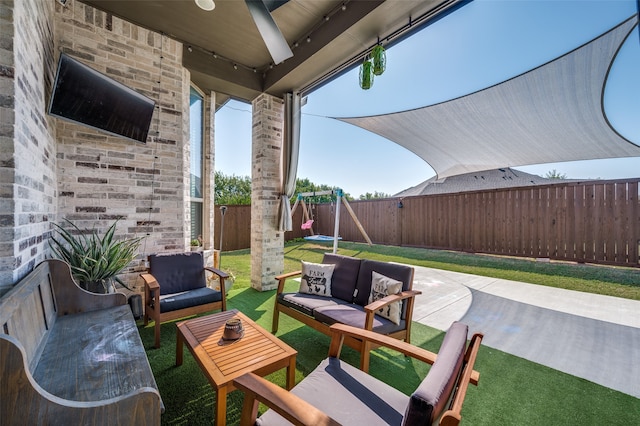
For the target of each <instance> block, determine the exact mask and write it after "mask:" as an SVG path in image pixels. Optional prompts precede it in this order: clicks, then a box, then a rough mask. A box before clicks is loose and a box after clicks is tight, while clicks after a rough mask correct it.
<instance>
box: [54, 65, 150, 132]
mask: <svg viewBox="0 0 640 426" xmlns="http://www.w3.org/2000/svg"><path fill="white" fill-rule="evenodd" d="M154 109H155V101H154V100H152V99H150V98H148V97H146V96H144V95H142V94H140V93H138V92H136V91H135V90H133V89H131V88H129V87H127V86H125V85H124V84H122V83H120V82H118V81H116V80H114V79H112V78H110V77H108V76H106V75H104V74H102V73H100V72H98V71H96V70H94V69H93V68H91V67H89V66H87V65H85V64H83V63H82V62H80V61H78V60H76V59H74V58H72V57H71V56H69V55H67V54H65V53H61V54H60V60H59V61H58V69H57V72H56V79H55V81H54V83H53V90H52V93H51V99H50V101H49V108H48V113H49V114H50V115H52V116H54V117H58V118H61V119H63V120H67V121H70V122H73V123H77V124H82V125H85V126H87V127H90V128H93V129H96V130H99V131H102V132H105V133H108V134H110V135H114V136H119V137H123V138H126V139H130V140H133V141H136V142H143V143H146V141H147V136H148V134H149V127H150V126H151V120H152V117H153V111H154Z"/></svg>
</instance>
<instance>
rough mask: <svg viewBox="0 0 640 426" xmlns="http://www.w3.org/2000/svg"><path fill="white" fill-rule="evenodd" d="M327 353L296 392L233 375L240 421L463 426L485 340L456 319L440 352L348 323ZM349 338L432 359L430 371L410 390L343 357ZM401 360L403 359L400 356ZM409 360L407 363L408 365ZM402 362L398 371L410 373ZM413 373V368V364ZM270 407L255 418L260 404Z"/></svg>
mask: <svg viewBox="0 0 640 426" xmlns="http://www.w3.org/2000/svg"><path fill="white" fill-rule="evenodd" d="M331 333H332V340H331V346H330V347H329V357H328V358H327V359H325V360H324V361H323V362H322V363H321V364H320V365H319V366H318V367H317V368H316V369H315V370H313V371H312V372H311V373H310V374H309V375H307V376H306V377H305V378H304V379H303V380H302V381H301V382H300V383H298V384H297V385H296V386H295V387H294V388H293V389H292V390H291V391H286V390H284V389H282V388H280V387H279V386H277V385H275V384H273V383H271V382H268V381H266V380H265V379H263V378H261V377H259V376H257V375H255V374H252V373H247V374H245V375H243V376H240V377H238V378H236V379H235V380H234V385H235V387H236V388H238V389H240V390H242V391H243V392H244V394H245V399H244V404H243V407H242V418H241V420H240V424H241V425H242V426H249V425H254V424H259V425H261V426H269V425H274V426H276V425H277V426H280V425H283V424H289V422H290V423H293V424H295V425H306V426H316V425H341V424H342V425H345V426H347V425H367V426H375V425H385V426H386V425H402V426H424V425H432V424H439V425H441V426H457V425H458V424H459V423H460V420H461V418H462V404H463V402H464V399H465V396H466V393H467V388H468V386H469V384H474V385H477V384H478V381H479V379H480V373H478V372H477V371H475V370H474V364H475V361H476V357H477V355H478V350H479V349H480V343H481V342H482V337H483V336H482V334H479V333H476V334H474V335H473V337H472V338H471V342H470V343H469V344H468V345H467V333H468V327H467V325H465V324H463V323H460V322H454V323H453V324H452V325H451V327H450V328H449V330H448V331H447V334H446V335H445V337H444V340H443V342H442V345H441V346H440V350H439V352H438V354H435V353H433V352H430V351H427V350H425V349H422V348H419V347H416V346H413V345H410V344H408V343H406V342H402V341H399V340H396V339H392V338H390V337H388V336H383V335H381V334H379V333H374V332H371V331H367V330H362V329H360V328H354V327H351V326H347V325H344V324H335V325H332V326H331ZM347 337H355V338H358V339H360V340H363V341H368V342H371V343H375V344H377V345H381V346H385V347H387V348H390V349H393V350H395V351H398V352H400V353H402V354H404V355H406V356H409V357H412V358H414V359H416V360H418V361H422V362H426V363H427V364H431V368H430V369H429V372H428V373H427V375H426V377H425V378H424V379H423V380H422V382H421V383H420V384H419V385H418V387H417V388H416V390H415V391H414V392H413V393H412V394H411V395H410V396H408V395H405V394H404V393H402V392H400V391H398V390H397V389H395V388H393V387H391V386H389V385H388V384H386V383H384V382H382V381H381V380H379V379H376V378H374V377H372V376H370V375H368V374H367V373H365V372H363V371H361V370H358V369H357V368H355V367H353V366H351V365H349V364H347V363H345V362H344V361H342V360H340V352H341V348H342V344H343V342H344V341H345V338H347ZM401 364H403V363H401ZM405 365H406V364H405ZM408 365H411V364H408ZM405 368H406V367H403V366H402V365H398V374H405ZM408 370H409V371H408V373H409V374H415V372H414V370H413V369H412V368H409V369H408ZM259 402H262V403H264V404H265V405H266V406H267V407H269V408H270V409H269V410H267V411H266V412H265V413H264V414H263V415H262V416H260V418H259V419H257V413H258V403H259Z"/></svg>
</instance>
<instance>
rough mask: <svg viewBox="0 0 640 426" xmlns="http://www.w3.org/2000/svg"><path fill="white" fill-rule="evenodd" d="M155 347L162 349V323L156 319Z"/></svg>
mask: <svg viewBox="0 0 640 426" xmlns="http://www.w3.org/2000/svg"><path fill="white" fill-rule="evenodd" d="M154 335H155V346H156V349H157V348H159V347H160V321H159V320H157V319H156V321H155V324H154Z"/></svg>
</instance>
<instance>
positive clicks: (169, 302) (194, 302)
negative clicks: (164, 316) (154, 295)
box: [160, 287, 222, 313]
mask: <svg viewBox="0 0 640 426" xmlns="http://www.w3.org/2000/svg"><path fill="white" fill-rule="evenodd" d="M221 300H222V293H220V292H219V291H216V290H214V289H212V288H208V287H203V288H196V289H194V290H189V291H185V292H182V293H174V294H165V295H163V296H160V312H161V313H164V312H171V311H177V310H180V309H185V308H191V307H193V306H200V305H206V304H207V303H214V302H220V301H221Z"/></svg>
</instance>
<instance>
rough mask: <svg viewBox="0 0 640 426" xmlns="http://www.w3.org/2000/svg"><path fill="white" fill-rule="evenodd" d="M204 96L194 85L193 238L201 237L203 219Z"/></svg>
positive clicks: (191, 117) (191, 118)
mask: <svg viewBox="0 0 640 426" xmlns="http://www.w3.org/2000/svg"><path fill="white" fill-rule="evenodd" d="M203 100H204V98H203V96H202V95H201V94H200V93H199V92H198V91H197V90H196V89H195V88H193V87H191V93H190V96H189V123H190V128H189V140H190V155H191V164H190V173H189V174H190V178H189V188H190V190H189V203H190V211H191V239H192V240H193V239H196V238H198V237H201V236H202V234H203V232H202V219H203V211H202V209H203V204H204V199H203V198H204V197H203V179H202V178H203V169H204V167H203V164H204V161H203V159H204V155H203V145H204V144H203V140H204V127H203V118H204V102H203Z"/></svg>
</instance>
